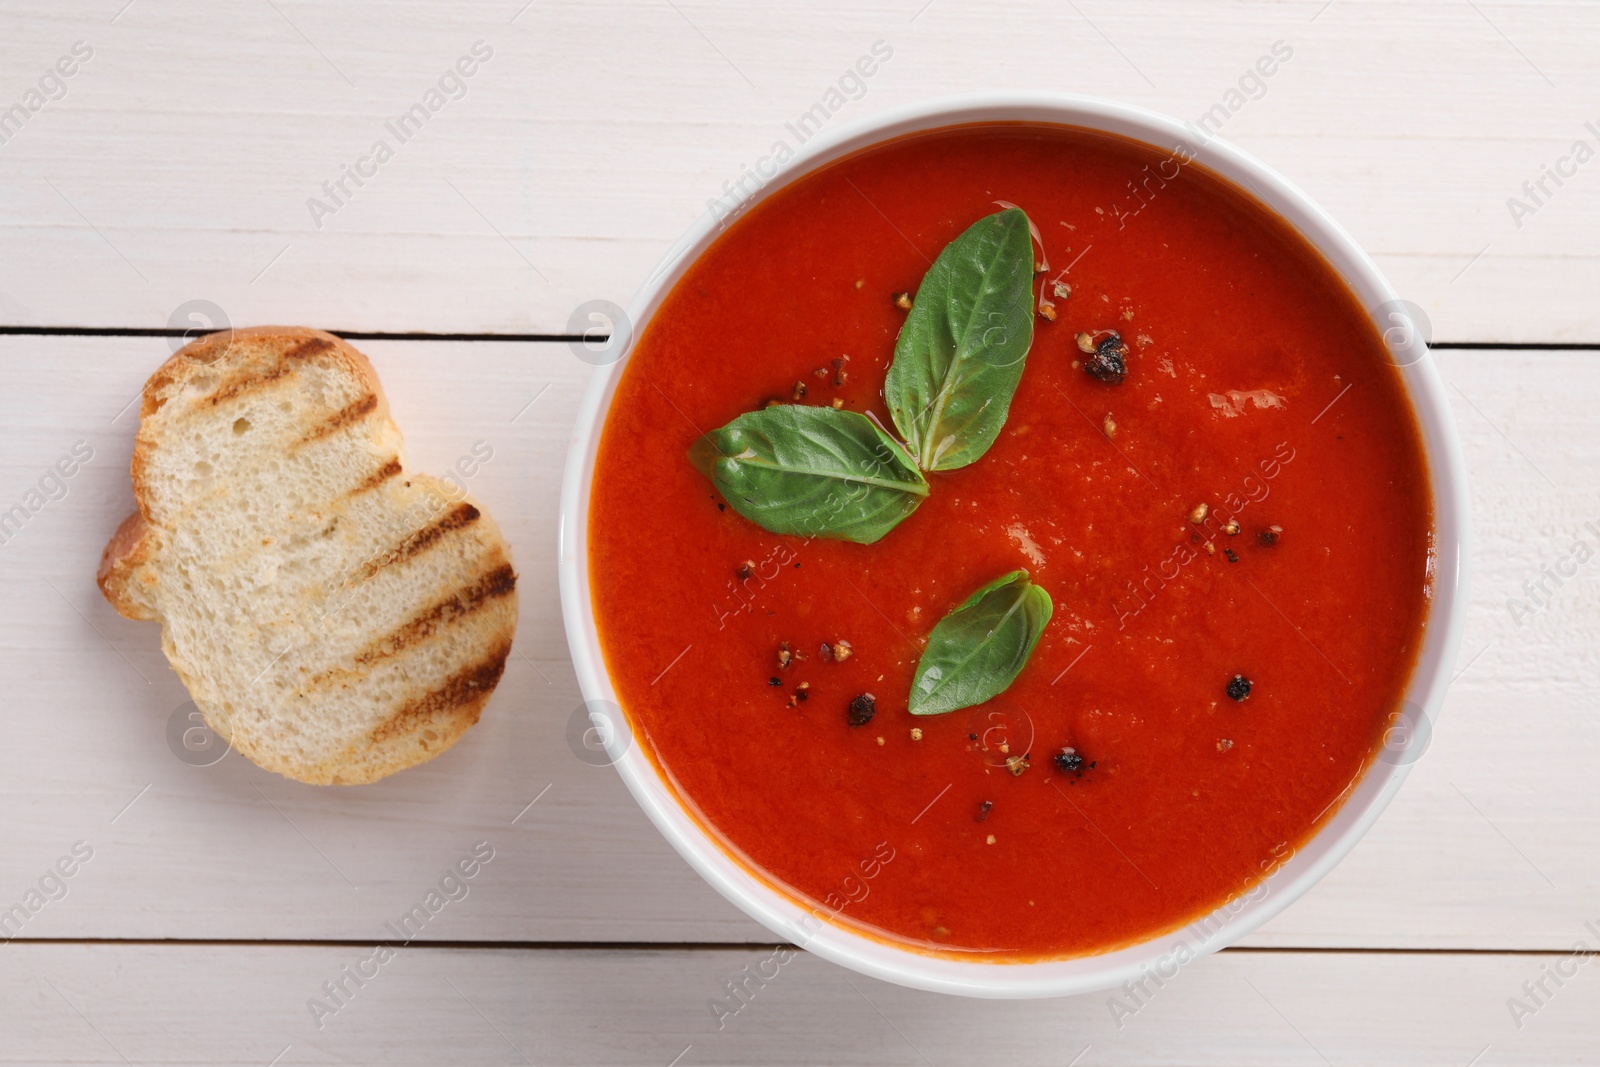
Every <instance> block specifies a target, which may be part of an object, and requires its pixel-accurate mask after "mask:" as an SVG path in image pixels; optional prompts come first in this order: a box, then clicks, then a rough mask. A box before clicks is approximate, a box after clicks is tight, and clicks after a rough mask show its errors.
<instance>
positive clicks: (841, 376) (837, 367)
mask: <svg viewBox="0 0 1600 1067" xmlns="http://www.w3.org/2000/svg"><path fill="white" fill-rule="evenodd" d="M849 358H850V357H849V356H844V357H842V358H840V359H836V360H834V361H833V384H834V385H843V384H844V383H845V380H846V379H847V378H849V377H850V372H849V371H847V370H845V369H844V364H845V360H847V359H849Z"/></svg>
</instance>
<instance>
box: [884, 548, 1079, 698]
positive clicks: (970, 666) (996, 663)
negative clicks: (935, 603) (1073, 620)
mask: <svg viewBox="0 0 1600 1067" xmlns="http://www.w3.org/2000/svg"><path fill="white" fill-rule="evenodd" d="M1052 610H1053V605H1052V604H1051V602H1050V594H1049V593H1047V592H1045V591H1044V589H1043V588H1042V587H1040V586H1037V585H1034V584H1033V583H1032V582H1030V581H1029V580H1028V572H1027V571H1012V572H1011V573H1010V574H1007V575H1004V576H1003V577H1000V578H996V579H995V580H994V581H992V582H990V583H989V584H988V585H986V586H984V587H983V588H982V589H979V590H978V591H977V592H975V593H973V594H972V595H971V596H969V597H967V599H966V600H965V601H964V602H963V603H962V604H961V606H960V607H958V608H956V609H955V610H954V611H952V612H951V613H950V614H948V615H946V616H945V617H944V618H942V619H940V620H939V625H937V626H935V627H934V628H933V633H932V634H930V635H929V636H928V647H927V648H925V649H924V650H923V652H922V659H921V660H920V661H919V662H918V663H917V674H916V678H915V680H914V681H913V682H912V683H911V700H910V709H911V714H913V715H943V714H944V713H945V712H947V711H956V710H959V709H960V708H970V707H973V706H974V705H977V704H982V703H983V702H984V701H985V700H989V699H990V698H992V697H996V696H998V695H1000V694H1001V693H1003V692H1005V691H1006V689H1007V688H1008V687H1009V686H1010V685H1011V683H1012V682H1014V681H1016V678H1017V675H1018V674H1020V673H1021V672H1022V668H1023V666H1024V665H1025V664H1026V663H1027V662H1028V657H1029V656H1030V655H1032V654H1033V648H1034V646H1035V645H1037V644H1038V643H1039V635H1040V634H1042V633H1044V628H1045V625H1046V624H1047V623H1049V622H1050V613H1051V611H1052Z"/></svg>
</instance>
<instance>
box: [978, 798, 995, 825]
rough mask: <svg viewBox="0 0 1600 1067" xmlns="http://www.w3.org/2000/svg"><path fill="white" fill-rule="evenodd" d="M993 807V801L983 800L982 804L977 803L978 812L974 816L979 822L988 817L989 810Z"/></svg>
mask: <svg viewBox="0 0 1600 1067" xmlns="http://www.w3.org/2000/svg"><path fill="white" fill-rule="evenodd" d="M993 809H994V801H992V800H985V801H984V802H983V803H982V804H979V805H978V814H977V816H976V818H977V820H978V821H979V822H982V821H983V820H985V819H987V818H988V817H989V812H990V811H992V810H993Z"/></svg>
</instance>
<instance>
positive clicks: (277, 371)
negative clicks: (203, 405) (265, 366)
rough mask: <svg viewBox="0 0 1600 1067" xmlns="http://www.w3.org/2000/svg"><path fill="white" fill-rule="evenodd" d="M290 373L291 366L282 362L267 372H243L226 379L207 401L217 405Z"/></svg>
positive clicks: (213, 405)
mask: <svg viewBox="0 0 1600 1067" xmlns="http://www.w3.org/2000/svg"><path fill="white" fill-rule="evenodd" d="M288 373H289V368H288V367H286V366H283V365H281V364H280V365H278V366H276V367H273V368H272V369H271V370H270V371H267V372H266V373H265V374H242V375H240V376H238V377H236V378H232V379H229V380H227V381H224V382H223V383H222V384H221V385H219V386H218V387H217V388H216V389H214V390H212V391H211V395H210V396H208V397H206V401H207V402H208V403H210V405H211V406H212V407H216V406H217V405H218V404H220V403H222V402H223V401H224V400H232V399H234V398H235V397H237V396H239V395H241V394H243V393H248V392H254V391H255V390H257V389H260V388H262V387H263V386H266V385H270V384H272V383H273V382H275V381H277V380H278V379H279V378H282V377H283V376H284V375H285V374H288Z"/></svg>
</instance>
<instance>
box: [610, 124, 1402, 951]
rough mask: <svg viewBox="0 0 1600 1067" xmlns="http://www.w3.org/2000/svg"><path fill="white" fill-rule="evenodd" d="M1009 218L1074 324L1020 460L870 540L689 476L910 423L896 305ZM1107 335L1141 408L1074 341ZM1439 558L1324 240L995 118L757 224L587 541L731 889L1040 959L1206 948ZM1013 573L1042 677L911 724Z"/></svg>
mask: <svg viewBox="0 0 1600 1067" xmlns="http://www.w3.org/2000/svg"><path fill="white" fill-rule="evenodd" d="M997 205H1016V206H1019V207H1021V208H1023V209H1024V210H1025V211H1026V212H1027V214H1028V216H1029V218H1030V219H1031V220H1032V222H1033V224H1034V226H1035V227H1036V229H1037V231H1038V233H1037V240H1038V245H1037V246H1036V250H1035V251H1036V254H1038V255H1040V256H1041V262H1047V264H1048V266H1047V267H1046V268H1045V269H1044V271H1043V272H1042V273H1040V274H1039V276H1038V278H1037V279H1036V285H1035V289H1036V293H1042V295H1043V297H1044V298H1045V300H1046V301H1047V302H1048V303H1049V304H1050V305H1051V306H1050V307H1048V308H1045V309H1043V310H1042V313H1041V314H1040V315H1039V317H1037V318H1036V319H1035V330H1034V339H1033V344H1032V348H1031V350H1030V352H1029V354H1028V357H1027V362H1026V366H1025V370H1024V372H1023V375H1022V378H1021V383H1020V385H1019V386H1018V388H1017V391H1016V394H1015V397H1014V399H1013V400H1012V405H1011V410H1010V415H1009V418H1008V419H1007V420H1006V422H1005V426H1004V429H1003V430H1002V431H1001V432H1000V435H999V437H998V439H997V440H996V442H995V444H994V445H993V447H992V448H991V449H990V451H989V452H988V453H987V455H985V456H983V457H982V458H981V459H980V460H978V461H977V462H975V463H973V464H971V465H970V466H967V467H964V468H962V469H960V470H954V471H949V472H934V473H930V474H928V475H927V480H928V483H929V485H930V486H931V493H930V495H929V496H928V497H927V499H926V500H924V501H923V502H922V503H921V504H920V506H919V507H918V508H917V510H916V511H915V512H914V513H912V514H911V515H910V516H909V517H908V518H906V519H905V520H904V521H903V522H901V523H900V525H899V526H898V527H896V528H894V529H893V530H892V531H890V532H889V533H888V534H887V535H886V536H884V537H883V538H882V539H881V540H879V541H877V542H876V543H873V544H870V545H862V544H855V543H846V542H842V541H835V540H826V539H822V538H810V539H807V538H801V537H792V536H782V535H778V534H773V533H769V532H767V531H765V530H763V529H762V528H760V527H759V526H757V525H755V524H754V523H752V522H750V521H748V520H747V519H745V518H743V517H741V516H740V515H739V514H737V513H735V511H734V509H733V508H732V507H729V506H727V502H726V501H725V500H723V499H722V498H721V497H720V496H719V495H718V493H717V491H716V489H715V487H714V485H713V484H712V483H711V482H710V481H708V480H707V479H706V477H704V476H703V475H702V473H701V472H700V471H699V470H697V469H696V468H695V467H694V466H693V465H692V464H691V463H690V461H689V459H688V458H687V457H686V452H687V451H688V450H689V448H690V447H691V445H693V444H694V442H695V441H696V440H697V439H699V438H700V437H701V435H702V434H705V433H707V432H709V431H711V430H713V429H715V428H717V427H719V426H721V425H723V424H725V423H727V422H728V421H729V420H731V419H733V418H734V417H736V416H738V415H740V414H741V413H743V412H748V411H753V410H757V409H760V408H762V407H763V406H764V405H766V404H768V403H769V402H772V401H781V402H782V403H802V404H817V405H827V406H842V407H844V408H846V409H848V410H851V411H856V412H861V413H864V414H868V415H871V416H873V417H875V418H876V419H877V420H878V421H879V422H880V423H881V424H882V425H883V426H885V427H889V426H890V425H891V423H890V418H889V414H888V411H887V409H886V406H885V403H884V400H883V396H882V388H883V383H884V374H885V371H886V370H887V368H888V366H889V363H890V361H891V359H892V358H893V355H894V348H895V338H896V335H897V333H898V331H899V329H900V327H901V324H902V323H903V322H904V321H905V316H906V311H905V310H904V307H905V304H906V302H907V301H906V300H905V299H904V298H901V299H900V300H898V301H897V299H896V297H897V295H898V294H913V295H914V294H915V293H916V291H917V288H918V284H919V282H920V281H921V279H922V276H923V274H924V272H926V271H927V270H928V268H929V265H930V262H931V261H932V260H933V259H934V258H935V257H936V256H937V255H938V254H939V252H940V250H941V249H942V248H944V246H945V245H946V244H947V243H948V242H950V241H951V240H952V239H954V238H955V237H956V236H957V235H958V234H960V233H961V232H962V231H963V230H964V229H966V228H967V227H968V226H969V225H971V224H972V223H973V222H974V221H975V220H978V219H980V218H982V217H983V216H985V215H988V214H991V213H993V212H995V211H997V210H999V207H998V206H997ZM1052 314H1053V316H1054V317H1053V319H1052V318H1050V317H1049V316H1051V315H1052ZM1110 330H1115V331H1117V332H1118V333H1119V334H1120V336H1121V337H1122V339H1123V340H1124V342H1125V344H1126V348H1127V356H1126V377H1125V378H1124V380H1122V381H1121V382H1120V383H1117V384H1113V383H1110V382H1108V381H1104V380H1099V379H1097V378H1096V377H1094V376H1092V375H1091V374H1089V373H1086V368H1085V361H1087V360H1088V359H1090V357H1089V356H1088V355H1086V354H1085V352H1084V351H1083V350H1082V349H1081V348H1080V346H1079V340H1078V339H1079V335H1080V334H1087V335H1090V337H1091V338H1094V337H1103V336H1105V333H1106V331H1110ZM1432 529H1433V526H1432V502H1431V498H1430V495H1429V488H1428V481H1427V469H1426V466H1425V458H1424V453H1423V447H1422V444H1421V438H1420V434H1419V431H1418V428H1417V425H1416V421H1415V418H1414V416H1413V414H1412V411H1411V408H1410V406H1409V403H1408V401H1407V399H1406V395H1405V392H1404V387H1403V385H1402V383H1401V380H1400V377H1399V374H1398V371H1397V370H1396V369H1395V367H1394V366H1392V365H1391V363H1390V361H1389V360H1388V359H1387V358H1386V349H1385V347H1384V344H1383V341H1382V339H1381V337H1380V336H1379V335H1378V333H1377V331H1376V330H1375V328H1374V327H1373V326H1372V325H1371V319H1370V317H1369V315H1368V314H1367V313H1366V312H1365V311H1364V309H1363V308H1362V307H1361V306H1359V304H1358V303H1357V301H1356V299H1355V297H1354V296H1353V295H1352V294H1351V292H1350V291H1349V290H1348V288H1347V287H1346V286H1345V285H1344V284H1343V283H1342V281H1341V280H1340V279H1339V278H1338V277H1337V276H1336V275H1335V274H1334V272H1333V271H1332V270H1331V268H1330V267H1329V266H1328V265H1327V264H1326V263H1325V262H1324V261H1323V260H1322V259H1321V258H1320V256H1319V255H1318V254H1317V253H1316V252H1315V251H1314V250H1312V249H1311V248H1310V246H1308V245H1307V244H1306V242H1305V241H1304V240H1303V239H1302V238H1300V237H1299V236H1298V235H1297V234H1296V233H1295V232H1294V231H1293V230H1292V229H1290V228H1289V227H1288V226H1287V225H1286V224H1285V223H1283V222H1282V221H1281V220H1279V219H1278V218H1277V217H1276V216H1275V215H1273V214H1271V213H1270V212H1268V211H1267V210H1266V209H1264V208H1263V207H1261V206H1260V205H1259V204H1257V203H1256V202H1255V201H1254V200H1252V199H1251V198H1249V197H1248V196H1247V195H1246V194H1244V193H1243V192H1242V191H1240V190H1239V189H1237V188H1235V187H1233V186H1231V185H1230V184H1228V183H1226V182H1225V181H1223V180H1221V179H1220V178H1218V177H1217V176H1215V175H1213V174H1211V173H1210V172H1207V171H1205V170H1204V169H1202V168H1201V167H1200V166H1199V165H1198V164H1195V163H1193V162H1190V161H1189V160H1188V158H1187V157H1186V156H1184V155H1176V156H1175V155H1172V154H1169V153H1166V152H1162V151H1158V150H1156V149H1154V148H1151V147H1149V146H1145V145H1141V144H1137V143H1134V142H1131V141H1126V140H1122V139H1119V138H1114V137H1110V136H1106V135H1101V134H1096V133H1091V132H1087V131H1080V130H1073V129H1067V128H1063V127H1046V126H1031V125H1001V126H980V127H959V128H954V129H948V130H943V131H938V132H936V133H932V134H923V135H918V136H914V137H910V138H906V139H902V140H898V141H893V142H890V143H888V144H886V145H883V146H879V147H876V148H873V149H870V150H867V151H865V152H861V153H858V154H856V155H853V156H850V157H847V158H846V159H844V160H842V161H839V162H836V163H833V164H831V165H828V166H826V167H823V168H821V169H820V170H818V171H815V172H813V173H810V174H807V175H805V176H803V177H801V178H799V179H797V180H795V181H793V182H792V183H790V184H789V185H787V186H786V187H785V188H783V189H781V190H779V191H778V192H776V193H775V194H773V195H772V196H770V197H768V198H767V199H765V200H764V201H762V202H761V203H759V204H757V205H756V206H754V207H753V208H751V209H750V210H749V211H748V213H746V214H745V215H743V216H741V217H739V218H737V219H735V220H731V221H730V222H729V223H728V225H727V228H726V230H725V231H724V232H723V233H722V234H721V236H720V237H718V238H717V240H716V241H715V242H714V243H713V244H712V245H711V246H710V248H709V249H708V250H707V251H706V252H705V253H704V254H703V255H701V256H700V258H699V259H698V261H697V262H695V263H694V264H693V266H692V267H690V268H689V270H688V271H687V273H686V274H685V275H684V276H683V278H682V279H681V281H679V282H678V283H677V285H676V286H675V287H674V288H673V290H672V291H671V293H670V294H669V296H668V297H667V298H666V300H665V301H664V303H663V304H662V305H661V307H660V308H659V310H658V311H657V312H656V313H655V315H654V316H653V317H652V319H651V320H650V322H649V323H648V326H647V328H646V329H644V331H643V333H642V335H641V336H640V338H639V339H638V342H637V344H636V346H635V348H634V350H633V352H632V355H631V357H630V359H629V362H628V364H627V366H626V368H625V370H624V371H623V373H622V375H621V378H620V381H619V383H618V386H617V389H616V394H615V398H614V400H613V402H612V405H611V408H610V413H609V416H608V418H607V421H606V424H605V428H604V431H603V437H602V441H601V445H600V450H599V453H598V460H597V464H596V469H595V474H594V481H593V486H592V503H591V510H590V515H589V526H588V537H589V547H590V578H591V584H592V589H593V601H594V609H595V615H596V619H597V625H598V630H599V635H600V639H601V645H602V648H603V651H604V655H605V663H606V669H607V671H608V672H609V674H610V677H611V679H612V682H613V684H614V686H615V688H616V691H617V694H618V697H619V700H620V703H621V706H622V708H623V710H624V712H625V714H626V716H627V719H628V721H629V723H630V724H631V726H632V728H633V732H634V735H635V737H636V738H637V740H638V743H640V744H641V745H643V746H644V747H645V749H646V751H647V752H648V754H649V755H650V757H651V759H652V760H653V761H654V764H655V765H656V767H657V768H658V769H659V771H660V773H661V774H662V775H663V777H664V779H665V780H666V782H667V783H668V784H669V786H670V787H671V789H672V790H673V791H674V792H675V794H676V795H677V797H678V798H679V799H680V800H681V801H682V803H683V804H684V806H685V807H686V809H687V810H689V811H690V812H691V813H692V814H693V815H694V816H695V818H697V819H698V820H699V821H700V822H701V823H702V824H703V825H704V826H705V827H707V828H708V829H709V830H710V831H711V832H712V833H713V834H714V835H715V836H716V838H717V840H719V841H720V842H721V844H722V845H723V847H724V848H725V849H726V850H727V851H728V852H729V853H730V854H731V855H733V856H734V857H736V858H737V859H738V860H739V861H740V862H741V863H743V864H744V865H746V866H747V867H748V868H749V869H751V870H752V871H753V872H755V873H756V874H757V875H758V876H759V877H760V878H762V879H764V880H766V881H767V882H768V883H769V884H771V885H773V886H774V887H776V888H778V889H779V890H780V891H782V892H784V893H786V894H788V895H789V896H791V897H792V898H794V899H796V900H798V901H800V902H802V903H803V904H804V905H805V906H807V907H809V908H811V909H813V910H814V911H815V912H816V913H818V914H820V915H822V916H824V917H826V918H827V919H829V920H831V921H834V922H837V923H840V924H844V925H846V926H849V927H852V928H855V929H857V930H860V931H863V932H866V933H869V934H870V935H872V936H876V937H879V938H882V939H885V940H888V941H891V942H895V943H899V944H902V945H907V946H912V947H915V948H917V949H920V950H924V951H932V952H938V953H948V954H961V955H966V954H974V953H977V954H986V955H987V957H988V958H993V959H1000V960H1006V959H1016V960H1022V959H1039V958H1047V957H1063V956H1072V955H1081V954H1087V953H1097V952H1103V951H1107V950H1110V949H1113V948H1117V947H1119V946H1123V945H1126V944H1129V943H1131V942H1135V941H1140V940H1143V939H1146V938H1148V937H1151V936H1154V935H1156V934H1158V933H1161V932H1163V931H1166V930H1171V929H1175V928H1178V927H1180V926H1182V925H1184V924H1185V923H1188V922H1192V921H1194V920H1196V919H1198V918H1200V917H1201V916H1203V915H1206V914H1208V913H1210V912H1211V911H1213V910H1214V909H1216V908H1218V907H1219V906H1221V905H1224V904H1226V903H1227V902H1229V901H1230V900H1234V899H1237V898H1239V897H1241V896H1244V895H1247V894H1250V893H1251V892H1252V891H1253V890H1255V889H1256V888H1257V887H1259V886H1260V885H1261V883H1262V882H1263V880H1264V879H1267V878H1270V876H1271V875H1272V873H1273V872H1274V871H1275V870H1276V869H1277V868H1278V867H1279V866H1281V865H1282V864H1283V863H1284V862H1285V861H1286V860H1287V859H1288V858H1289V857H1290V856H1292V855H1293V854H1294V852H1295V850H1296V849H1297V848H1299V847H1300V846H1301V845H1302V844H1303V843H1304V842H1305V841H1306V840H1307V839H1308V838H1309V837H1310V836H1311V834H1312V833H1313V832H1314V831H1315V830H1316V829H1317V828H1318V827H1319V826H1320V825H1321V824H1322V822H1324V821H1325V820H1326V819H1327V818H1328V816H1329V815H1330V814H1331V813H1332V812H1333V811H1335V810H1336V809H1337V807H1338V805H1339V803H1340V801H1341V799H1342V798H1343V797H1344V796H1345V795H1346V793H1347V792H1348V791H1349V789H1350V787H1351V786H1352V784H1353V783H1354V782H1355V781H1356V780H1357V779H1358V778H1359V777H1360V776H1361V774H1362V773H1363V771H1364V769H1365V768H1366V767H1367V765H1368V764H1369V763H1370V762H1371V761H1372V760H1373V759H1374V757H1375V753H1376V752H1378V751H1379V749H1380V746H1381V743H1382V736H1383V732H1384V730H1385V727H1386V725H1387V724H1388V723H1390V722H1391V720H1392V716H1393V715H1394V714H1395V713H1396V712H1398V710H1399V708H1400V706H1401V702H1402V699H1403V692H1404V690H1405V687H1406V684H1407V682H1408V680H1409V677H1410V674H1411V671H1412V669H1413V666H1414V664H1415V660H1416V656H1417V651H1418V648H1419V646H1420V643H1421V639H1422V633H1423V629H1424V627H1425V625H1426V624H1427V613H1428V606H1429V603H1430V597H1431V593H1432V581H1433V576H1432V571H1431V564H1432V554H1431V547H1432ZM1017 569H1026V570H1027V572H1028V574H1029V576H1030V578H1031V580H1032V581H1033V582H1035V583H1036V584H1038V585H1040V586H1042V587H1043V588H1044V589H1046V590H1047V591H1048V593H1049V594H1050V596H1051V598H1052V599H1053V601H1054V616H1053V618H1052V619H1051V620H1050V622H1049V624H1048V626H1047V627H1046V628H1045V630H1044V632H1043V636H1042V638H1041V639H1040V640H1039V643H1038V645H1037V647H1036V648H1035V650H1034V652H1033V655H1032V657H1031V659H1029V661H1028V662H1027V665H1026V666H1025V667H1024V669H1023V670H1022V673H1021V674H1020V676H1018V677H1017V679H1016V681H1015V682H1014V683H1013V684H1012V685H1011V686H1010V688H1009V689H1007V690H1006V691H1005V692H1004V693H1002V694H1001V695H1000V696H998V697H996V698H994V699H992V700H990V701H988V702H987V703H985V704H982V705H979V706H976V707H972V708H968V709H966V710H963V711H957V712H953V713H949V714H944V715H934V716H912V715H910V714H909V713H908V710H907V701H908V696H909V693H910V687H911V684H912V680H913V675H914V672H915V670H916V667H917V663H918V658H919V656H920V655H921V652H922V649H923V647H924V645H925V643H926V641H927V637H928V634H929V632H930V630H931V629H932V628H933V626H934V624H935V623H937V622H938V621H939V620H940V619H941V618H943V617H944V616H945V614H946V613H947V612H949V611H950V610H951V609H952V608H954V607H955V606H956V605H957V604H958V603H960V602H961V600H962V599H963V598H965V597H966V596H967V595H968V594H969V593H970V592H971V591H972V590H974V589H976V588H978V587H979V586H981V585H982V584H983V583H985V582H988V581H990V580H992V579H994V578H996V577H997V576H999V575H1002V574H1005V573H1006V572H1010V571H1014V570H1017ZM824 646H827V647H824ZM863 694H872V695H873V698H874V700H875V712H874V713H873V714H872V717H871V719H870V721H868V722H866V723H865V724H864V725H862V724H860V721H859V716H855V715H854V714H853V712H852V706H853V705H855V707H856V708H857V709H859V707H860V705H859V703H858V702H857V698H858V697H860V696H861V695H863ZM852 723H855V724H854V725H853V724H852Z"/></svg>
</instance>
